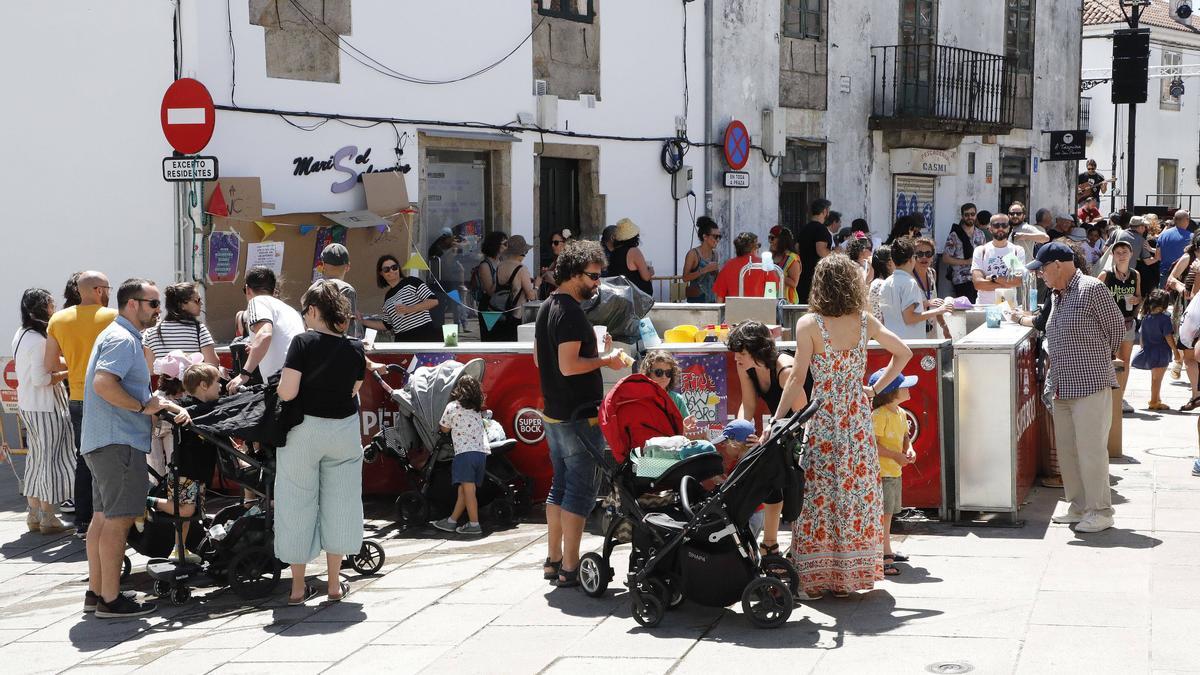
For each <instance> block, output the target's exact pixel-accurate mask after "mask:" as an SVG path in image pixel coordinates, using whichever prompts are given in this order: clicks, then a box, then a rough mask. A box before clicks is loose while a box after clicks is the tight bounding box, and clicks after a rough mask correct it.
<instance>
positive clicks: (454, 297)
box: [446, 291, 462, 305]
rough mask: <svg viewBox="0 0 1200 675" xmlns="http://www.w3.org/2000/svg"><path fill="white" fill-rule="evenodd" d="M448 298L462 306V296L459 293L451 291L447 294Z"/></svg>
mask: <svg viewBox="0 0 1200 675" xmlns="http://www.w3.org/2000/svg"><path fill="white" fill-rule="evenodd" d="M446 297H447V298H450V299H451V300H453V301H454V302H457V303H458V304H460V305H461V304H462V296H461V295H459V294H458V291H450V292H448V293H446Z"/></svg>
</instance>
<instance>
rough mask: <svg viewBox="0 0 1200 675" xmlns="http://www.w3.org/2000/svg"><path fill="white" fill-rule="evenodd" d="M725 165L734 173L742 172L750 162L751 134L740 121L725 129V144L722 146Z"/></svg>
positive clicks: (733, 122)
mask: <svg viewBox="0 0 1200 675" xmlns="http://www.w3.org/2000/svg"><path fill="white" fill-rule="evenodd" d="M722 150H723V151H724V153H725V163H726V164H728V165H729V168H731V169H733V170H734V171H741V170H742V168H743V167H745V166H746V162H748V161H749V160H750V132H749V131H747V130H746V125H745V124H742V123H741V122H740V121H739V120H733V121H732V122H730V123H729V126H727V127H725V142H724V143H723V144H722Z"/></svg>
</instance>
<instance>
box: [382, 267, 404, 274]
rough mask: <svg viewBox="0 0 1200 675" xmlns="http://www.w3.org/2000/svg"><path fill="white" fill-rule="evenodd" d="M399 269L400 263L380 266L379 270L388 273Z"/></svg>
mask: <svg viewBox="0 0 1200 675" xmlns="http://www.w3.org/2000/svg"><path fill="white" fill-rule="evenodd" d="M399 269H400V266H399V265H384V266H383V267H380V268H379V271H380V272H384V273H387V272H395V271H397V270H399Z"/></svg>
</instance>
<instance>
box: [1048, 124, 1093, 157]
mask: <svg viewBox="0 0 1200 675" xmlns="http://www.w3.org/2000/svg"><path fill="white" fill-rule="evenodd" d="M1086 146H1087V131H1086V130H1084V129H1072V130H1067V131H1051V132H1050V156H1049V157H1047V158H1046V159H1045V160H1043V161H1048V162H1053V161H1059V160H1081V159H1086V158H1087V147H1086Z"/></svg>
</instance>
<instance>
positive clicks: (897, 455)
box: [868, 369, 917, 577]
mask: <svg viewBox="0 0 1200 675" xmlns="http://www.w3.org/2000/svg"><path fill="white" fill-rule="evenodd" d="M883 374H884V371H883V369H880V370H877V371H875V372H874V373H871V377H870V379H869V380H868V384H869V385H870V386H871V387H875V384H876V383H877V382H878V381H879V379H880V378H881V377H883ZM916 384H917V376H916V375H909V376H907V377H905V376H904V375H899V376H897V377H896V379H894V380H892V381H891V383H890V384H888V385H887V386H886V387H884V388H883V389H882V390H879V394H877V395H876V396H875V398H874V400H872V401H871V407H873V408H874V409H875V412H873V413H871V422H872V423H873V424H874V426H875V444H876V445H877V446H878V448H879V475H880V476H882V477H883V574H884V576H889V577H894V576H896V575H897V574H900V568H899V567H896V563H898V562H907V561H908V557H907V556H905V555H904V554H902V553H896V552H894V551H892V516H894V515H895V514H896V513H898V512H899V511H900V501H901V481H902V480H903V479H902V478H901V477H900V476H901V473H902V471H903V467H904V466H906V465H908V464H912V463H913V462H915V461H917V454H916V452H914V451H913V448H912V441H910V440H909V438H908V418H907V417H906V416H905V415H904V411H903V410H901V409H900V404H901V403H903V402H905V401H907V400H908V399H909V394H908V390H909V388H910V387H913V386H915V385H916Z"/></svg>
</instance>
